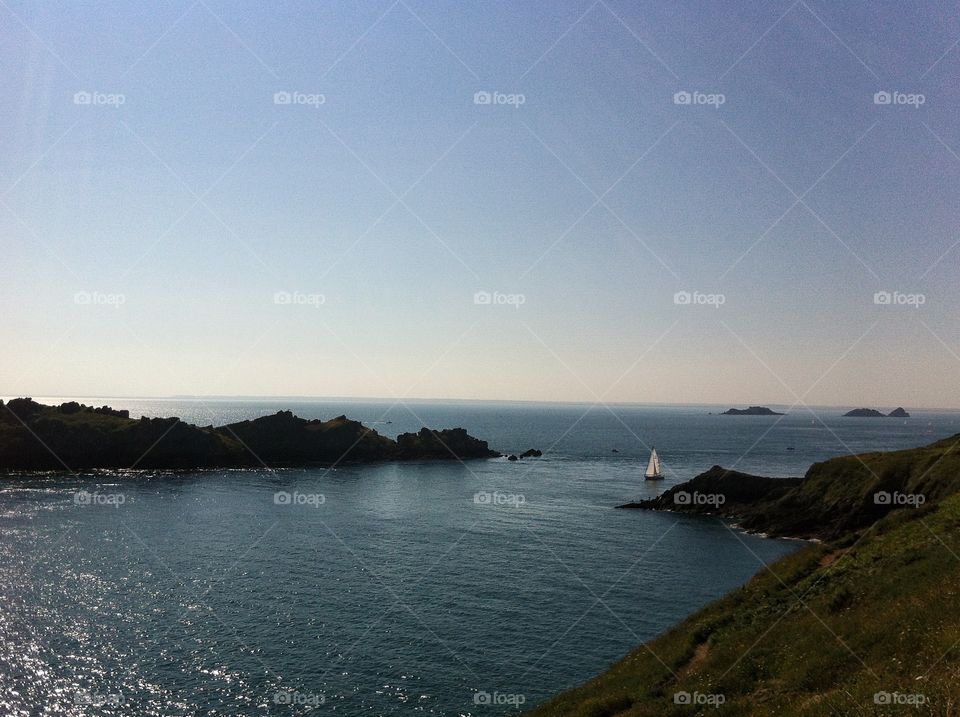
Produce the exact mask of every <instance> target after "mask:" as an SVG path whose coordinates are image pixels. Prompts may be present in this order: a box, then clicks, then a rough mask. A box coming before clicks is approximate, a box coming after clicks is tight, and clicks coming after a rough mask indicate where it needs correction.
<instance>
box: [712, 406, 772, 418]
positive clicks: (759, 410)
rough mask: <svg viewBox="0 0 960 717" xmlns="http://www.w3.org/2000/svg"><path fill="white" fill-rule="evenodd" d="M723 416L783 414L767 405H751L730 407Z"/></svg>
mask: <svg viewBox="0 0 960 717" xmlns="http://www.w3.org/2000/svg"><path fill="white" fill-rule="evenodd" d="M720 415H721V416H782V415H784V414H782V413H777V412H776V411H774V410H771V409H769V408H767V407H766V406H750V408H728V409H727V410H726V411H724V412H723V413H721V414H720Z"/></svg>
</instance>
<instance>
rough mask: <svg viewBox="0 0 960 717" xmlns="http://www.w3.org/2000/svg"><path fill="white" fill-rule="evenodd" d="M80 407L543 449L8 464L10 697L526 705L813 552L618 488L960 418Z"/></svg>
mask: <svg viewBox="0 0 960 717" xmlns="http://www.w3.org/2000/svg"><path fill="white" fill-rule="evenodd" d="M40 400H47V401H51V402H52V401H53V399H40ZM85 402H86V403H96V404H97V405H101V404H102V403H109V404H110V405H113V406H114V407H116V408H129V409H130V410H131V414H132V415H134V416H138V415H141V414H143V415H148V416H167V415H179V416H181V417H183V418H185V419H186V420H189V421H192V422H196V423H200V424H202V425H206V424H210V423H213V424H217V425H219V424H222V423H224V422H229V421H234V420H240V419H243V418H252V417H256V416H259V415H263V414H266V413H271V412H274V411H276V410H278V409H280V408H284V409H287V408H289V409H292V410H294V411H295V412H296V413H298V414H299V415H301V416H304V417H308V418H329V417H332V416H335V415H338V414H340V413H346V414H347V415H348V416H350V417H353V418H356V419H359V420H362V421H364V422H365V423H367V424H373V425H375V427H376V428H377V429H378V430H379V431H380V432H381V433H384V434H386V435H391V436H392V435H396V434H397V433H399V432H403V431H408V430H416V429H418V428H419V427H420V426H422V425H429V426H431V427H450V426H463V427H465V428H467V429H468V430H469V431H470V432H471V433H472V434H474V435H477V436H480V437H482V438H485V439H488V440H489V441H490V443H491V445H492V446H493V447H494V448H497V449H499V450H501V451H504V452H511V451H512V452H517V451H522V450H524V449H526V448H529V447H535V448H540V449H543V450H544V451H545V452H546V455H545V456H544V457H543V458H541V459H534V460H524V461H521V462H517V463H509V462H507V461H506V460H499V459H498V460H490V461H476V462H469V463H468V464H466V465H462V464H459V463H443V464H437V463H432V464H427V463H424V464H402V465H401V464H396V465H393V464H391V465H377V466H363V467H341V468H337V469H335V470H326V469H310V470H279V471H273V470H268V469H263V470H239V471H203V472H196V473H169V472H123V471H112V472H96V473H87V474H82V475H79V476H69V475H45V476H20V477H12V478H7V479H5V480H4V481H3V482H2V483H0V595H2V609H0V713H2V714H4V715H35V714H36V715H39V714H44V715H46V714H49V715H86V714H138V715H139V714H146V715H194V714H210V715H267V714H270V715H273V714H276V715H297V714H308V713H311V712H313V713H323V712H324V711H330V712H334V713H338V714H344V715H354V714H370V715H401V714H410V713H424V714H434V715H502V714H509V713H511V712H512V711H516V706H517V705H522V706H523V707H530V706H532V705H534V704H536V703H538V702H540V701H542V700H543V699H545V698H547V697H548V696H550V695H552V694H554V693H556V692H558V691H560V690H563V689H565V688H568V687H572V686H574V685H576V684H578V683H580V682H582V681H584V680H586V679H588V678H590V677H591V676H593V675H595V674H596V673H598V672H600V671H601V670H603V669H604V668H605V667H606V666H607V665H609V664H610V663H611V662H612V661H614V660H616V659H617V658H618V657H620V656H621V655H622V654H623V653H625V652H626V651H627V650H629V649H630V648H631V647H633V646H635V645H636V644H637V643H639V642H640V641H642V640H646V639H649V638H651V637H653V636H655V635H656V634H658V633H660V632H662V631H663V630H664V629H666V628H667V627H669V626H670V625H671V624H673V623H675V622H676V621H678V620H680V619H681V618H683V617H684V616H685V615H687V614H688V613H690V612H691V611H693V610H695V609H697V608H698V607H700V606H702V605H704V604H705V603H707V602H708V601H710V600H712V599H714V598H717V597H719V596H721V595H723V594H724V593H726V592H728V591H729V590H731V589H733V588H734V587H736V586H737V585H739V584H741V583H743V582H744V581H745V580H747V579H748V578H749V577H750V576H751V575H752V574H754V573H755V572H757V571H758V570H759V569H762V566H763V563H764V562H769V561H773V560H775V559H777V558H778V557H779V556H781V555H784V554H785V553H787V552H789V551H790V550H792V549H794V548H795V547H796V545H797V544H796V543H791V542H788V541H773V540H766V539H763V538H760V537H757V536H749V535H742V534H739V533H734V532H733V531H731V530H730V529H729V528H728V527H726V526H725V525H724V524H722V523H721V522H719V521H716V520H711V519H704V518H696V517H689V516H688V517H682V516H675V515H671V514H651V513H645V512H640V511H616V510H612V507H613V506H614V505H616V504H618V503H622V502H624V501H627V500H630V499H635V498H639V497H645V496H652V495H655V494H656V493H658V492H660V491H662V490H664V489H665V488H667V487H669V486H670V485H673V484H674V483H677V482H680V481H683V480H686V479H688V478H691V477H692V476H694V475H695V474H697V473H699V472H701V471H702V470H705V469H706V468H709V467H710V466H711V465H713V464H716V463H719V464H722V465H725V466H734V465H735V466H736V467H737V468H738V469H740V470H744V471H747V472H754V473H761V474H767V475H776V476H787V475H801V474H802V473H803V472H804V471H805V469H806V468H807V467H808V466H809V464H810V463H811V462H813V461H816V460H822V459H824V458H827V457H830V456H834V455H841V454H845V453H847V452H849V451H867V450H886V449H894V448H901V447H909V446H915V445H919V444H922V443H925V442H929V441H931V440H934V439H937V438H941V437H945V436H948V435H952V434H954V433H960V414H957V413H915V415H914V417H913V418H911V419H909V420H903V421H901V420H894V419H887V420H869V419H843V418H840V416H839V414H840V411H838V410H836V409H822V410H818V415H819V417H820V418H821V419H822V420H823V422H824V423H825V424H826V426H824V425H823V424H821V423H820V422H819V421H818V420H816V419H815V418H813V417H812V416H811V414H810V413H809V412H807V411H806V410H803V411H801V410H794V411H792V412H791V415H789V416H786V417H785V418H783V419H781V420H780V421H779V422H777V419H775V418H763V417H727V416H719V415H708V413H709V412H710V411H714V412H716V411H717V410H718V409H716V408H709V407H641V406H615V407H612V409H607V408H603V407H597V408H594V409H592V410H590V409H589V407H588V406H579V405H571V406H548V405H537V404H502V403H500V404H481V403H423V402H415V403H410V404H409V405H407V406H402V405H396V406H391V405H390V404H389V403H375V402H361V401H343V402H333V401H327V402H318V401H302V400H301V401H291V400H275V401H207V402H205V403H200V402H196V401H188V400H134V399H109V400H106V399H85ZM646 445H656V446H657V449H658V451H659V452H660V455H661V458H662V460H663V463H664V471H665V473H666V476H667V478H666V480H665V481H663V482H661V483H660V484H649V483H644V481H643V480H642V471H643V468H644V466H645V462H646V458H647V455H648V451H647V448H646V447H645V446H646ZM788 447H793V449H794V450H787V449H788ZM614 450H616V451H617V452H616V453H614V452H613V451H614ZM81 490H82V491H86V493H83V494H81V498H80V499H79V503H78V499H77V491H81ZM494 492H496V496H494V495H493V494H494ZM278 493H280V494H281V495H282V496H291V499H290V501H289V503H283V502H281V503H277V502H276V499H275V495H276V494H278ZM477 494H479V496H480V497H479V499H478V498H477ZM487 496H490V500H489V502H488V501H487ZM281 500H282V499H281ZM478 500H479V501H480V502H477V501H478ZM85 702H86V703H88V704H84V703H85ZM485 702H490V703H492V704H485ZM89 703H92V704H89Z"/></svg>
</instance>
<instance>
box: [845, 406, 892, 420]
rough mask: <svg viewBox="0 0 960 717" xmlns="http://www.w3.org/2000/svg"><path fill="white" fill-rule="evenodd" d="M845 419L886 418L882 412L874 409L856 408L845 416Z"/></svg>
mask: <svg viewBox="0 0 960 717" xmlns="http://www.w3.org/2000/svg"><path fill="white" fill-rule="evenodd" d="M843 417H844V418H885V416H884V415H883V414H882V413H880V411H877V410H874V409H872V408H855V409H853V410H852V411H847V412H846V413H844V414H843Z"/></svg>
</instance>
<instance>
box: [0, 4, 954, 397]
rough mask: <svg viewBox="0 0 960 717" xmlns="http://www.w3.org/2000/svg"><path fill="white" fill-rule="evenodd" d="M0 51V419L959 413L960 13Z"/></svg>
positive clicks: (15, 31)
mask: <svg viewBox="0 0 960 717" xmlns="http://www.w3.org/2000/svg"><path fill="white" fill-rule="evenodd" d="M0 16H2V17H3V18H4V22H3V23H0V39H2V42H0V68H3V70H4V71H3V72H2V73H0V90H2V92H3V94H4V96H5V97H6V98H7V101H6V102H4V103H3V109H0V150H2V151H0V242H2V248H3V252H4V257H5V260H6V262H5V266H6V268H7V271H6V272H5V275H4V281H3V282H0V301H2V302H3V304H4V306H5V308H6V310H5V312H4V319H3V321H2V322H0V341H2V342H3V345H4V351H3V353H2V355H0V373H2V376H3V379H2V380H0V392H3V393H5V394H8V395H11V396H14V395H33V396H71V395H72V396H117V397H121V396H128V397H134V396H136V397H148V396H170V397H172V396H173V395H185V394H190V393H193V394H196V395H206V394H211V393H213V394H218V395H227V394H234V395H238V396H241V395H242V396H245V397H249V396H251V395H252V394H259V395H262V396H264V397H274V396H298V397H304V394H306V395H313V396H324V397H334V396H340V397H342V396H352V397H354V398H361V399H363V398H367V399H370V398H385V399H386V400H393V399H396V398H401V399H406V398H412V397H415V396H419V397H422V398H424V400H453V399H459V400H491V401H546V402H557V403H571V402H577V403H593V402H596V401H602V402H608V403H639V404H674V405H676V404H681V405H683V404H686V405H718V406H746V405H754V404H758V403H760V404H763V405H777V406H790V405H792V404H794V403H799V406H798V408H800V407H802V406H804V405H809V406H814V405H816V406H837V407H842V406H846V407H850V408H853V407H882V408H886V407H896V406H904V407H907V408H908V409H909V408H911V407H926V408H930V409H952V408H956V407H960V382H957V381H955V380H952V379H954V378H955V377H956V376H957V372H958V368H960V363H958V362H960V324H958V322H957V319H956V317H957V311H956V310H957V308H958V306H960V283H958V282H957V269H958V260H960V247H958V244H960V234H958V227H960V222H958V218H960V217H958V205H957V202H956V197H957V196H960V194H958V189H960V121H958V116H960V114H958V109H960V86H958V84H957V83H956V81H955V78H956V77H957V74H958V71H960V49H958V38H960V17H958V15H957V12H956V10H955V8H954V9H953V12H952V14H948V12H947V10H946V9H944V8H941V7H939V6H937V5H935V4H921V5H917V6H913V7H900V6H897V5H895V4H884V5H876V4H873V5H869V6H863V7H853V6H851V7H841V6H836V5H832V4H829V3H824V2H815V1H814V0H809V1H807V0H798V1H797V2H793V3H791V2H788V1H784V2H774V3H766V4H763V5H762V6H760V7H756V6H755V5H754V4H751V3H743V2H737V3H733V4H729V5H724V6H712V5H709V4H704V3H699V2H696V1H694V0H684V1H683V2H679V3H670V4H664V5H662V6H655V7H647V6H644V7H642V8H641V7H637V6H635V5H632V4H629V3H625V2H616V1H614V0H609V1H608V0H597V1H596V2H592V3H591V2H590V1H588V0H586V1H580V2H572V1H566V0H565V1H563V2H559V3H555V4H551V5H550V6H546V7H541V6H522V7H514V6H513V5H512V4H510V3H500V2H496V3H489V4H487V5H485V6H483V7H475V6H458V5H448V4H443V3H437V2H433V1H432V0H423V1H418V2H414V1H413V0H410V1H407V0H395V1H393V2H390V1H389V0H386V1H383V2H380V1H376V2H371V3H368V4H364V5H357V4H353V3H335V4H331V5H325V6H322V7H321V6H312V5H309V4H299V3H285V4H283V5H281V6H279V7H265V6H264V7H261V6H259V5H258V4H256V3H249V2H241V3H233V4H227V3H224V2H217V1H215V0H210V1H207V0H196V1H195V2H190V0H185V1H183V2H177V1H175V2H171V3H168V4H165V5H163V6H157V7H151V8H150V9H149V10H144V9H143V8H140V7H137V6H133V5H128V4H127V3H121V2H108V3H102V4H98V5H97V6H96V7H86V6H84V7H77V6H74V5H72V4H69V3H62V2H50V3H39V2H36V1H35V0H10V1H9V2H5V3H2V4H0ZM758 397H761V398H758ZM761 399H762V400H761Z"/></svg>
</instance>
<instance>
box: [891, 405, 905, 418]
mask: <svg viewBox="0 0 960 717" xmlns="http://www.w3.org/2000/svg"><path fill="white" fill-rule="evenodd" d="M887 416H889V417H890V418H910V414H909V413H907V412H906V411H904V410H903V407H902V406H899V407H897V408H895V409H893V410H892V411H890V413H888V414H887Z"/></svg>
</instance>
